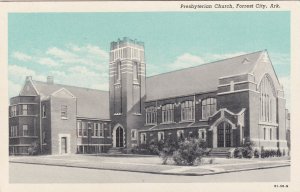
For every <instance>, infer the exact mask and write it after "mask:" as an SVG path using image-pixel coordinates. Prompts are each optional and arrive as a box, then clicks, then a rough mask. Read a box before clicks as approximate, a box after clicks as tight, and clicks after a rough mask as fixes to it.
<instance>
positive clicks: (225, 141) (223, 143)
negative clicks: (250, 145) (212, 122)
mask: <svg viewBox="0 0 300 192" xmlns="http://www.w3.org/2000/svg"><path fill="white" fill-rule="evenodd" d="M217 138H218V145H217V146H218V147H231V146H232V139H231V138H232V128H231V125H230V124H229V123H227V122H222V123H220V124H219V125H218V129H217Z"/></svg>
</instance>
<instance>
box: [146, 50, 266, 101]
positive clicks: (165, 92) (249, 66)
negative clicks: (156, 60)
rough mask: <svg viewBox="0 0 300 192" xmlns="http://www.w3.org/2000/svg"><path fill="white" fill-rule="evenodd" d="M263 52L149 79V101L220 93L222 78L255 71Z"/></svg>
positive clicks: (147, 96)
mask: <svg viewBox="0 0 300 192" xmlns="http://www.w3.org/2000/svg"><path fill="white" fill-rule="evenodd" d="M263 52H264V51H259V52H254V53H250V54H245V55H240V56H237V57H232V58H229V59H224V60H221V61H216V62H212V63H207V64H202V65H199V66H196V67H190V68H185V69H182V70H177V71H172V72H167V73H163V74H159V75H154V76H151V77H148V78H147V80H146V100H147V101H152V100H159V99H164V98H170V97H178V96H183V95H192V94H195V93H202V92H210V91H216V90H217V86H218V80H219V78H220V77H224V76H232V75H238V74H245V73H249V72H251V71H252V70H253V68H254V66H255V64H256V61H257V60H258V59H259V58H260V55H261V54H262V53H263ZM245 59H246V60H245ZM244 61H246V62H244Z"/></svg>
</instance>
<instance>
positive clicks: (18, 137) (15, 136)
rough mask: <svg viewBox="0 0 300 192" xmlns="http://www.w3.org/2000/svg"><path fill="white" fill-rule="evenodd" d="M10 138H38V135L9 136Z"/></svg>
mask: <svg viewBox="0 0 300 192" xmlns="http://www.w3.org/2000/svg"><path fill="white" fill-rule="evenodd" d="M9 138H10V139H15V138H38V136H14V137H9Z"/></svg>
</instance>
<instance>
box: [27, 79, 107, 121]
mask: <svg viewBox="0 0 300 192" xmlns="http://www.w3.org/2000/svg"><path fill="white" fill-rule="evenodd" d="M32 82H33V83H34V85H35V87H36V89H37V90H38V92H39V94H40V95H41V96H44V97H48V96H49V95H51V94H52V93H54V92H55V91H58V90H60V89H62V88H65V89H67V90H68V91H70V92H71V93H72V94H73V95H74V96H75V97H76V98H77V116H78V117H84V118H97V119H109V92H108V91H100V90H96V89H88V88H82V87H75V86H69V85H62V84H49V83H46V82H41V81H32Z"/></svg>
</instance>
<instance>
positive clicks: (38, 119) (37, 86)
mask: <svg viewBox="0 0 300 192" xmlns="http://www.w3.org/2000/svg"><path fill="white" fill-rule="evenodd" d="M9 110H10V117H9V129H10V139H9V152H10V154H28V148H29V147H30V146H33V144H34V143H36V144H37V145H38V146H39V150H40V153H42V154H65V153H67V154H70V153H93V152H101V151H106V150H107V148H108V147H110V146H111V131H110V120H109V112H108V111H109V108H108V92H106V91H99V90H93V89H87V88H79V87H73V86H67V85H60V84H54V82H53V78H51V77H48V80H47V82H40V81H34V80H32V78H31V77H27V78H26V81H25V84H24V86H23V89H22V90H21V92H20V94H19V96H17V97H13V98H11V99H10V107H9Z"/></svg>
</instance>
